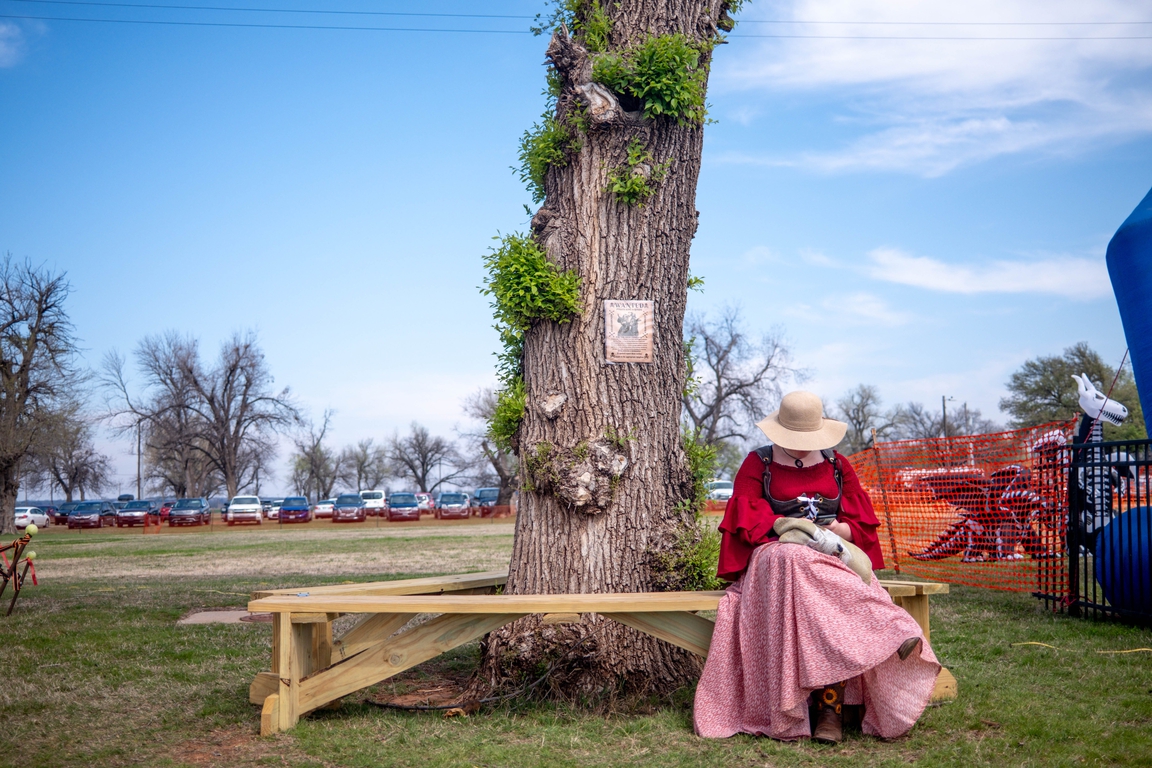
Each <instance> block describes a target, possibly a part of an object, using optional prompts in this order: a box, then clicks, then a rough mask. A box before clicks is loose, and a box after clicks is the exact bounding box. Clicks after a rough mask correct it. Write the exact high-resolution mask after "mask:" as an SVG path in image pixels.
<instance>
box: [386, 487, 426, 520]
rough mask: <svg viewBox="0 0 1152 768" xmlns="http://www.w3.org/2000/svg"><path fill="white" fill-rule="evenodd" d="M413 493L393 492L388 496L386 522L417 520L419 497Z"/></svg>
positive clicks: (418, 516) (418, 517)
mask: <svg viewBox="0 0 1152 768" xmlns="http://www.w3.org/2000/svg"><path fill="white" fill-rule="evenodd" d="M418 495H419V494H415V493H394V494H392V495H391V496H389V497H388V522H390V523H391V522H395V521H397V520H419V519H420V499H419V498H417V496H418Z"/></svg>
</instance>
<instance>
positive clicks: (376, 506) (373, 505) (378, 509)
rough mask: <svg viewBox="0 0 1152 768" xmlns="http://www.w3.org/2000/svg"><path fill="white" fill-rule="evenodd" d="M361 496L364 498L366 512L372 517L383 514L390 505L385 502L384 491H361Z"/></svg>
mask: <svg viewBox="0 0 1152 768" xmlns="http://www.w3.org/2000/svg"><path fill="white" fill-rule="evenodd" d="M360 498H362V499H364V514H366V515H369V516H371V517H376V516H377V515H383V514H384V510H385V509H387V507H388V505H387V504H385V503H384V491H360Z"/></svg>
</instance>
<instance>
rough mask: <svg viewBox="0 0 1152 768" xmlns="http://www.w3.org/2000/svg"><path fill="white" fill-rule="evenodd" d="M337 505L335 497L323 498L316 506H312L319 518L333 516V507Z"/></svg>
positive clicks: (313, 512)
mask: <svg viewBox="0 0 1152 768" xmlns="http://www.w3.org/2000/svg"><path fill="white" fill-rule="evenodd" d="M335 505H336V500H335V499H321V500H320V501H318V502H316V506H314V507H312V514H313V515H315V516H316V518H317V519H319V518H321V517H332V508H333V507H334V506H335Z"/></svg>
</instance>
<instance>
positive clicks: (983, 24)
mask: <svg viewBox="0 0 1152 768" xmlns="http://www.w3.org/2000/svg"><path fill="white" fill-rule="evenodd" d="M27 1H28V2H42V1H43V2H52V1H54V0H27ZM738 21H739V23H741V24H839V25H845V26H872V25H881V26H883V25H887V26H912V27H1076V26H1122V25H1125V24H1152V21H799V20H796V19H739V20H738Z"/></svg>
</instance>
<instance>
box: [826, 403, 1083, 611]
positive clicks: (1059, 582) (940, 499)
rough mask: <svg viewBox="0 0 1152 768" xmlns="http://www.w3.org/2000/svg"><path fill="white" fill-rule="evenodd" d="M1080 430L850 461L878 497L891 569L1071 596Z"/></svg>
mask: <svg viewBox="0 0 1152 768" xmlns="http://www.w3.org/2000/svg"><path fill="white" fill-rule="evenodd" d="M1074 428H1075V420H1072V421H1066V422H1053V423H1051V424H1045V425H1042V426H1039V427H1031V428H1028V429H1018V430H1014V431H1011V432H996V433H992V434H986V435H970V436H963V437H948V438H932V439H923V440H899V441H894V442H890V443H878V444H877V445H876V446H875V447H874V448H869V449H867V450H864V451H860V452H859V453H856V454H853V455H852V456H849V457H848V460H849V461H850V462H851V463H852V466H853V467H854V468H855V469H856V472H857V474H858V475H859V476H860V481H861V482H862V483H863V484H864V487H865V488H867V489H868V492H869V493H870V494H871V496H872V502H873V504H874V505H875V508H876V516H877V517H878V518H879V519H880V543H881V546H882V547H883V549H884V559H885V561H886V562H887V564H888V567H889V568H893V569H895V570H896V571H897V572H898V573H901V574H910V575H913V576H920V577H923V578H926V579H931V580H933V581H946V582H949V583H951V584H967V585H970V586H976V587H986V588H989V589H1002V590H1010V591H1017V592H1038V593H1043V594H1046V595H1054V596H1062V595H1065V594H1066V593H1067V564H1066V559H1065V554H1066V546H1065V531H1066V524H1067V519H1068V491H1067V479H1068V452H1067V451H1066V450H1064V448H1063V446H1064V444H1065V442H1071V436H1072V432H1073V430H1074Z"/></svg>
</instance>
